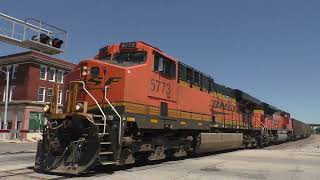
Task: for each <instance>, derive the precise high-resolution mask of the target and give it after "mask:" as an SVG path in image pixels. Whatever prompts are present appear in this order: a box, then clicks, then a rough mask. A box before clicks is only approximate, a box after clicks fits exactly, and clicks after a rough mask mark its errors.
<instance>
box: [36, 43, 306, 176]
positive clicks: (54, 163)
mask: <svg viewBox="0 0 320 180" xmlns="http://www.w3.org/2000/svg"><path fill="white" fill-rule="evenodd" d="M66 82H67V83H68V84H69V86H68V89H66V97H65V99H66V102H65V104H64V109H63V111H62V112H59V111H58V109H57V106H56V101H55V99H57V98H52V99H53V101H52V102H51V104H50V105H46V106H45V107H44V111H45V113H46V116H47V119H48V123H47V125H46V126H45V127H44V132H43V139H42V140H41V141H39V143H38V151H37V156H36V163H35V168H36V169H37V170H41V171H44V172H49V171H52V172H64V173H72V174H79V173H82V172H86V171H87V170H89V169H90V168H92V167H94V166H95V165H124V164H132V163H135V162H136V161H146V160H149V161H152V160H162V159H165V158H179V157H184V156H188V155H191V154H198V153H205V152H212V151H218V150H225V149H236V148H243V147H260V146H266V145H269V144H272V143H275V142H282V141H287V140H290V139H293V138H295V137H297V134H299V137H300V136H308V135H310V131H309V127H308V126H306V125H304V124H302V125H301V124H300V126H304V128H302V129H303V130H304V131H303V133H300V132H295V130H294V127H293V123H292V122H293V120H292V119H291V117H290V113H287V112H285V111H282V110H280V109H278V108H276V107H273V106H271V105H269V104H267V103H264V102H261V101H260V100H259V99H257V98H255V97H252V96H250V95H249V94H247V93H245V92H243V91H241V90H238V89H232V88H229V87H226V86H223V85H221V84H218V83H215V81H214V79H213V77H211V76H209V75H207V74H205V73H203V72H201V71H199V70H197V69H195V68H192V67H190V66H188V65H186V64H184V63H182V62H180V61H178V60H177V59H175V58H173V57H171V56H169V55H168V54H166V53H165V52H163V51H161V50H160V49H158V48H156V47H153V46H151V45H149V44H147V43H144V42H126V43H120V44H114V45H108V46H106V47H104V48H102V49H100V51H99V53H98V55H96V56H95V57H94V58H92V59H88V60H84V61H81V62H80V63H79V64H78V66H77V67H76V68H75V69H74V71H73V72H71V73H70V74H69V75H68V76H67V77H66ZM57 92H58V88H57V87H55V93H54V96H55V97H57ZM300 126H299V127H300ZM300 129H301V127H300Z"/></svg>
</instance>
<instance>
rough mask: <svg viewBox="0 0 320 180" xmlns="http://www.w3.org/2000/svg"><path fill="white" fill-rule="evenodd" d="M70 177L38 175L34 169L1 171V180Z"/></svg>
mask: <svg viewBox="0 0 320 180" xmlns="http://www.w3.org/2000/svg"><path fill="white" fill-rule="evenodd" d="M68 178H70V177H66V176H59V175H53V174H41V173H37V172H35V171H34V170H33V168H32V167H29V168H21V169H14V170H8V171H1V172H0V179H24V180H26V179H28V180H29V179H45V180H47V179H49V180H60V179H68Z"/></svg>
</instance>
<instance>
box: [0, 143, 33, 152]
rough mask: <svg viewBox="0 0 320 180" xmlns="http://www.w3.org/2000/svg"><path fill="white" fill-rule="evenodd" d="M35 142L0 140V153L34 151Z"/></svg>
mask: <svg viewBox="0 0 320 180" xmlns="http://www.w3.org/2000/svg"><path fill="white" fill-rule="evenodd" d="M36 149H37V143H34V142H2V141H0V155H3V154H14V153H23V152H35V151H36Z"/></svg>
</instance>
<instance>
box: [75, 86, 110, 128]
mask: <svg viewBox="0 0 320 180" xmlns="http://www.w3.org/2000/svg"><path fill="white" fill-rule="evenodd" d="M70 83H79V84H82V87H83V90H84V91H85V92H86V93H87V94H88V95H89V96H90V97H91V99H92V100H93V101H94V102H95V103H96V105H97V107H98V108H99V110H100V112H101V114H102V116H103V120H104V122H106V120H107V117H106V115H105V114H104V112H103V110H102V108H101V106H100V105H99V103H98V101H97V100H96V99H95V98H94V97H93V96H92V94H91V93H90V92H89V91H88V90H87V89H86V83H85V82H83V81H71V82H70ZM105 130H106V129H105V126H104V129H103V133H106V132H105Z"/></svg>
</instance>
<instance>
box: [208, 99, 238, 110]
mask: <svg viewBox="0 0 320 180" xmlns="http://www.w3.org/2000/svg"><path fill="white" fill-rule="evenodd" d="M212 106H213V107H214V108H217V109H222V110H227V111H236V106H234V105H232V104H229V103H224V102H220V101H213V104H212Z"/></svg>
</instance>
